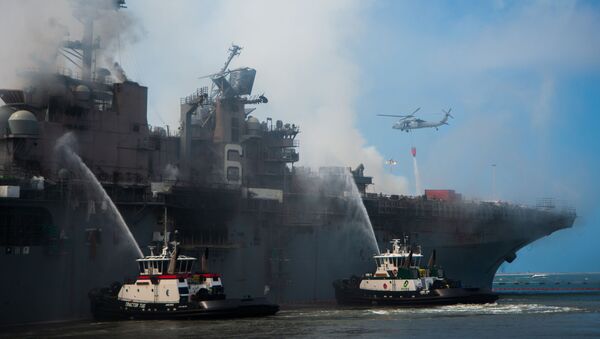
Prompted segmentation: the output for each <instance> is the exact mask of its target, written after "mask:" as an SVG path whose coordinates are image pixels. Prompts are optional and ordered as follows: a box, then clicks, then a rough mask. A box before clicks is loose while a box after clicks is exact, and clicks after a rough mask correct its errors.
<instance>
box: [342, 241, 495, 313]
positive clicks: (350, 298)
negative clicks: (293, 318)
mask: <svg viewBox="0 0 600 339" xmlns="http://www.w3.org/2000/svg"><path fill="white" fill-rule="evenodd" d="M391 243H392V251H391V252H390V251H389V250H388V251H387V252H386V253H383V254H379V255H375V256H374V257H373V258H374V259H375V262H376V264H377V270H376V271H375V273H373V274H371V273H367V274H365V275H364V276H363V277H362V278H361V277H356V276H355V277H352V278H350V279H344V280H336V281H335V282H334V283H333V287H334V288H335V297H336V299H337V302H338V304H342V305H381V306H384V305H390V306H407V307H415V306H435V305H452V304H485V303H491V302H494V301H496V300H497V299H498V295H497V294H494V293H492V291H491V290H489V289H481V288H463V287H461V284H460V282H459V281H453V280H450V279H447V278H445V277H444V272H443V270H442V269H441V268H439V267H437V266H436V265H435V250H434V251H433V252H432V255H431V257H430V259H429V264H428V267H427V268H421V267H420V266H419V265H420V262H421V259H422V257H423V255H422V254H421V247H420V246H411V245H409V244H408V238H405V239H404V242H403V243H401V240H400V239H394V240H392V241H391Z"/></svg>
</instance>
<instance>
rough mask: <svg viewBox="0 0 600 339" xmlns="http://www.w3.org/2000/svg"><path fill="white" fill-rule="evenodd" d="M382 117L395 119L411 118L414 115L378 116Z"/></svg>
mask: <svg viewBox="0 0 600 339" xmlns="http://www.w3.org/2000/svg"><path fill="white" fill-rule="evenodd" d="M377 116H380V117H394V118H405V119H406V118H410V117H412V115H395V114H377Z"/></svg>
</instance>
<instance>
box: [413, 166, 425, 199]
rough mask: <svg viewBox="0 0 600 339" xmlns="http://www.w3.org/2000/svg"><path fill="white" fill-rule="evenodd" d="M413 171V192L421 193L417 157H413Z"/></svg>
mask: <svg viewBox="0 0 600 339" xmlns="http://www.w3.org/2000/svg"><path fill="white" fill-rule="evenodd" d="M413 171H414V174H415V194H416V195H420V194H422V192H423V191H422V190H421V175H420V174H419V165H418V164H417V157H413Z"/></svg>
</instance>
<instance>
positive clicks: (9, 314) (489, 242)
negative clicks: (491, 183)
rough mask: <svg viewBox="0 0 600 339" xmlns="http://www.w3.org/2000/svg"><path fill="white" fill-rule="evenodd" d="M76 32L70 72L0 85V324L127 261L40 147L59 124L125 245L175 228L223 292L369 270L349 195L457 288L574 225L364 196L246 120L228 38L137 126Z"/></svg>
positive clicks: (555, 215) (276, 295) (125, 267)
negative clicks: (198, 72)
mask: <svg viewBox="0 0 600 339" xmlns="http://www.w3.org/2000/svg"><path fill="white" fill-rule="evenodd" d="M90 20H91V19H90ZM84 22H85V20H84ZM87 25H88V26H89V23H88V24H87ZM90 34H91V33H88V32H87V31H86V33H85V34H84V38H83V39H82V40H81V41H79V42H67V43H66V44H65V46H64V48H68V49H74V50H76V51H77V53H75V54H77V55H81V56H82V58H81V63H80V65H81V67H82V72H81V73H80V74H77V73H76V72H75V73H73V72H69V71H60V72H56V73H44V72H40V71H29V72H27V73H26V74H24V75H25V76H26V79H27V81H28V85H27V86H25V87H24V88H22V89H1V90H0V97H1V98H2V100H3V101H4V103H5V105H4V106H2V107H0V175H1V177H0V196H1V197H0V263H2V265H3V267H4V269H5V270H7V272H19V274H18V275H16V276H15V277H14V279H10V280H4V281H3V282H2V283H1V284H2V287H3V288H2V291H3V292H0V293H2V295H1V298H0V300H1V302H2V303H3V304H2V307H0V319H1V321H3V322H27V321H41V320H56V319H68V318H77V317H83V316H87V315H88V307H87V300H86V294H87V291H88V290H89V289H91V288H92V287H97V286H102V285H107V284H109V283H110V282H112V281H114V280H121V279H122V277H123V276H124V275H127V274H129V273H128V272H131V271H132V269H135V268H134V267H133V263H134V262H135V260H134V259H136V254H135V251H133V252H132V251H131V250H130V249H128V248H127V245H126V244H127V242H126V241H125V240H124V238H123V237H124V236H123V234H122V232H121V231H119V229H118V228H117V227H115V226H112V225H113V224H114V223H115V222H114V215H112V214H111V213H110V204H107V202H106V200H105V199H104V198H102V197H101V196H99V195H97V194H94V192H93V191H91V190H90V189H89V185H88V183H87V181H89V180H88V179H85V178H84V177H82V176H80V175H78V173H77V171H75V170H74V169H73V167H72V164H69V163H65V162H64V161H61V159H60V157H57V156H56V151H55V149H56V146H57V145H56V144H57V142H58V140H59V139H60V138H61V137H62V136H63V135H65V134H66V133H72V134H73V135H74V136H75V139H76V140H77V142H76V145H73V146H72V147H73V149H74V150H75V151H76V152H77V154H79V156H80V157H81V159H82V161H83V162H84V163H85V165H86V166H87V167H88V168H89V169H90V170H91V172H92V173H93V174H94V176H95V177H96V178H97V180H98V181H99V182H100V184H101V185H102V187H103V188H104V190H105V191H106V193H107V194H108V196H109V197H110V199H111V200H112V201H113V202H114V203H115V205H116V206H117V207H118V209H119V212H120V214H121V215H122V216H123V218H124V219H125V221H126V223H127V225H128V227H129V229H130V230H131V232H132V233H133V235H134V236H135V238H136V240H137V242H138V243H141V244H146V243H150V242H152V241H161V240H163V239H164V238H165V237H168V236H169V232H171V231H172V230H174V229H175V228H177V229H178V230H179V238H180V242H181V245H180V248H181V251H182V253H184V254H186V255H190V256H194V257H204V258H205V261H206V263H207V264H208V265H209V266H210V267H211V269H212V270H214V271H218V272H221V273H222V275H223V277H224V278H225V279H226V281H227V284H228V291H229V292H228V294H231V295H232V296H243V295H259V294H262V293H265V292H268V294H269V296H270V297H271V298H273V299H275V300H276V301H278V302H284V303H293V302H307V301H321V300H331V299H333V289H332V288H331V281H333V280H334V279H337V278H341V277H345V276H348V275H350V274H353V273H359V272H364V271H365V270H366V269H368V268H369V266H370V260H371V255H372V254H373V251H374V249H373V246H372V244H370V243H369V241H368V240H367V238H368V235H367V234H366V233H364V232H363V230H362V229H364V225H365V220H364V218H363V217H362V216H361V215H360V213H358V212H357V211H359V208H357V201H358V202H359V203H360V201H361V200H362V202H364V205H365V207H366V209H367V212H368V217H369V219H370V220H371V222H372V224H373V228H374V229H375V234H376V236H377V240H378V242H379V243H387V242H388V241H389V240H391V239H394V238H398V237H401V236H402V235H405V234H410V235H411V236H412V237H417V239H418V241H419V243H421V245H422V251H423V254H424V255H429V254H430V253H431V251H432V250H433V249H434V248H435V249H436V250H437V253H438V257H439V259H438V261H439V263H440V265H442V266H443V267H444V268H445V270H446V271H447V272H448V274H450V275H451V276H452V277H455V278H456V279H460V280H461V281H462V282H463V284H464V285H466V286H472V287H490V286H491V282H492V278H493V275H494V273H495V272H496V269H497V268H498V267H499V265H500V264H501V263H502V262H504V261H512V260H513V259H514V258H515V255H516V254H515V253H516V251H517V250H518V249H520V248H521V247H523V246H525V245H526V244H528V243H530V242H532V241H534V240H536V239H539V238H541V237H543V236H545V235H548V234H550V233H552V232H554V231H556V230H559V229H562V228H566V227H570V226H571V225H572V223H573V221H574V218H575V214H574V212H573V211H571V210H568V211H563V210H559V209H556V208H526V207H520V206H515V205H510V204H504V203H485V202H467V201H464V200H462V199H453V200H443V199H442V200H440V199H427V197H426V196H425V197H401V196H393V195H392V196H384V195H381V194H372V193H367V192H366V188H367V187H368V186H369V185H370V184H371V183H372V179H371V178H370V177H368V176H365V175H364V170H365V168H364V166H362V165H360V166H358V167H357V168H356V169H355V170H353V171H351V172H350V171H348V169H346V168H331V167H328V168H321V169H318V170H310V169H307V168H302V167H298V166H296V163H297V162H298V161H299V158H300V157H299V153H298V151H297V148H298V146H299V145H298V140H297V136H298V134H299V133H300V128H299V126H297V125H295V124H293V123H284V122H283V121H281V120H275V121H273V119H271V118H267V119H266V120H265V121H259V120H258V119H257V118H255V117H254V116H252V112H253V110H254V109H255V108H257V105H260V104H266V103H267V102H268V100H267V98H266V96H265V95H263V94H260V95H255V94H253V92H252V89H253V83H254V79H255V77H256V70H254V69H252V68H246V67H241V68H234V69H230V65H231V63H232V62H233V60H234V59H235V56H236V55H237V54H239V53H240V51H241V48H240V47H239V46H235V45H234V46H232V48H231V49H230V51H229V53H228V56H227V59H226V63H225V65H224V67H222V68H221V69H220V70H219V71H218V72H217V73H215V74H213V75H211V76H210V81H211V82H212V84H211V86H210V88H209V87H203V88H200V89H197V90H195V91H193V93H192V94H190V95H188V96H185V97H183V98H181V100H180V109H179V114H180V117H181V125H180V128H179V129H177V130H176V131H173V130H171V129H170V128H163V127H156V126H154V127H153V126H150V125H149V124H148V121H147V88H146V87H144V86H142V85H140V84H138V83H136V82H133V81H131V80H128V79H127V78H125V77H123V76H122V74H121V75H119V74H118V72H117V71H115V70H113V71H112V72H111V71H109V70H108V69H102V68H97V67H95V66H94V63H93V60H94V58H89V57H88V56H89V55H92V54H93V51H94V49H95V48H98V46H97V45H96V44H95V43H93V42H94V39H93V37H92V36H91V35H90ZM90 60H91V61H90ZM354 185H356V187H358V191H356V189H355V188H354ZM357 197H358V198H357ZM165 208H168V210H169V221H168V222H165V221H164V220H165V218H164V211H165ZM165 223H167V225H166V226H167V229H168V230H167V232H164V231H163V227H164V226H165ZM334 244H335V245H334ZM207 252H208V255H207ZM129 259H131V260H129ZM115 262H119V263H122V264H120V265H115V264H114V263H115ZM28 272H30V274H31V275H29V273H28ZM33 275H35V276H38V277H39V276H43V277H45V285H46V287H45V288H44V289H39V288H37V287H36V284H37V282H36V281H37V280H36V279H32V277H33ZM48 290H51V291H55V292H53V293H48ZM22 305H27V307H21V306H22Z"/></svg>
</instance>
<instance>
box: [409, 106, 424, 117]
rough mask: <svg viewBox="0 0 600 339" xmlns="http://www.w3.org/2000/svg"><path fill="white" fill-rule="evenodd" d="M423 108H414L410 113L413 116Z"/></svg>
mask: <svg viewBox="0 0 600 339" xmlns="http://www.w3.org/2000/svg"><path fill="white" fill-rule="evenodd" d="M420 109H421V107H419V108H417V109H416V110H414V111H413V112H412V113H411V114H410V115H411V116H413V115H415V113H417V112H418V111H419V110H420Z"/></svg>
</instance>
